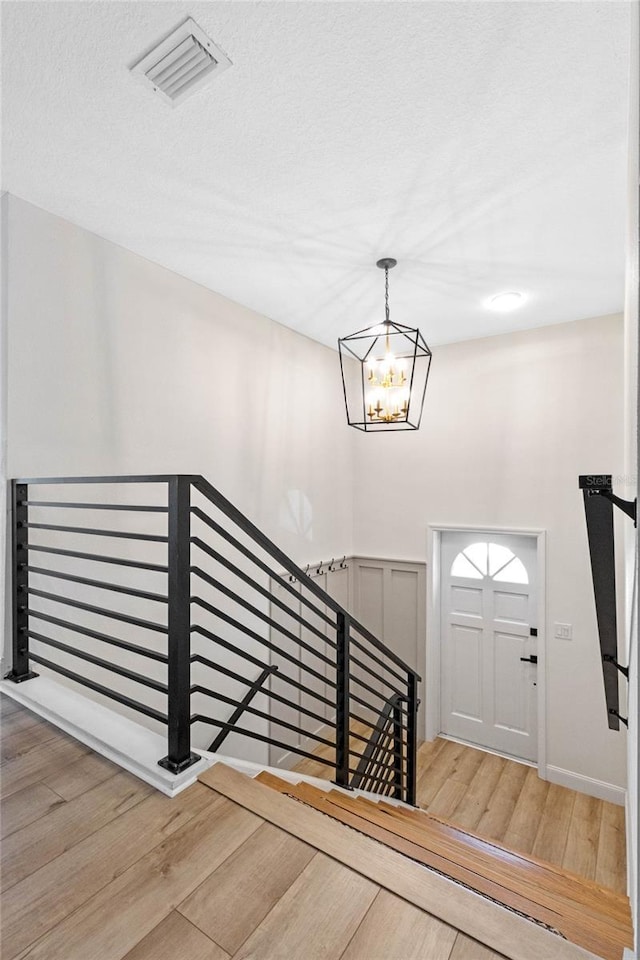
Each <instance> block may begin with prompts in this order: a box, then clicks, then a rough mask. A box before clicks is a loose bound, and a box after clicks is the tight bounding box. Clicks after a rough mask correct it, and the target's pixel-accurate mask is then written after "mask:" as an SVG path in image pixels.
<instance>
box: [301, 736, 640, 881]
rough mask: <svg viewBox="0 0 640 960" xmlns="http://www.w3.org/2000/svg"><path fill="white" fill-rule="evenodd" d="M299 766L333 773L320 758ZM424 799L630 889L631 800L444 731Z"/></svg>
mask: <svg viewBox="0 0 640 960" xmlns="http://www.w3.org/2000/svg"><path fill="white" fill-rule="evenodd" d="M352 744H353V745H355V749H361V744H360V743H357V742H356V741H353V742H352ZM321 750H325V751H326V750H328V748H321ZM320 752H321V751H320V750H319V751H318V753H319V754H320ZM295 769H296V770H297V771H298V772H300V773H305V774H308V775H310V776H314V777H321V778H323V779H327V780H329V779H332V777H333V770H332V769H331V768H330V767H327V766H325V765H324V764H322V763H319V762H316V761H314V760H308V759H304V760H302V761H301V762H300V763H298V764H297V765H296V767H295ZM417 801H418V805H419V806H420V807H422V808H423V809H424V810H428V811H429V812H430V813H433V814H435V815H436V816H439V817H443V818H444V819H446V820H449V821H451V823H454V824H456V825H458V826H460V827H464V828H466V829H467V830H472V831H474V832H475V833H477V834H479V835H480V836H482V837H485V838H486V839H487V840H497V841H499V842H500V843H503V844H505V846H508V847H509V848H511V849H513V850H516V851H518V852H520V853H532V854H534V856H536V857H538V858H540V859H541V860H546V861H547V862H549V863H553V864H556V865H557V866H560V867H565V869H567V870H571V871H573V872H574V873H578V874H580V875H581V876H583V877H586V878H587V879H588V880H594V881H595V882H596V883H599V884H601V885H602V886H605V887H609V888H611V889H612V890H616V891H618V892H620V893H624V892H625V891H626V886H627V871H626V842H625V822H624V817H625V813H624V807H621V806H618V805H617V804H613V803H607V802H606V801H604V800H597V799H595V798H594V797H588V796H586V795H585V794H582V793H577V792H576V791H575V790H569V789H567V788H566V787H560V786H557V785H556V784H551V783H548V782H547V781H546V780H541V779H540V778H539V777H538V774H537V771H536V770H535V769H534V768H533V767H529V766H526V765H525V764H522V763H517V762H516V761H515V760H506V759H504V758H502V757H497V756H494V755H493V754H491V753H485V752H484V751H482V750H476V749H474V748H472V747H467V746H464V745H462V744H458V743H454V742H453V741H451V740H444V739H442V738H438V739H436V740H434V741H431V742H430V743H423V744H422V746H421V747H420V749H419V752H418V788H417Z"/></svg>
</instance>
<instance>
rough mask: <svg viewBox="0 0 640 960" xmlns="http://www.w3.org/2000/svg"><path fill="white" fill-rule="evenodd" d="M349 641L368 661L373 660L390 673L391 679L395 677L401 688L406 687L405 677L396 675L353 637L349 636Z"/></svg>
mask: <svg viewBox="0 0 640 960" xmlns="http://www.w3.org/2000/svg"><path fill="white" fill-rule="evenodd" d="M349 639H350V641H351V643H352V644H353V646H354V647H357V648H358V650H362V652H363V653H364V654H365V655H366V656H367V657H369V659H370V660H373V661H374V663H377V664H378V666H380V667H382V668H383V669H384V670H386V671H387V673H390V674H391V676H392V677H395V678H396V680H398V681H399V682H400V683H401V684H402V686H403V687H404V686H406V684H407V678H406V677H401V676H400V674H398V673H396V672H395V670H392V669H391V667H390V666H388V664H386V663H385V662H384V660H381V659H380V657H378V656H376V654H375V653H371V650H368V649H367V648H366V647H365V645H364V644H363V643H361V642H360V641H359V640H357V639H356V638H355V637H353V636H350V637H349ZM408 672H409V671H408Z"/></svg>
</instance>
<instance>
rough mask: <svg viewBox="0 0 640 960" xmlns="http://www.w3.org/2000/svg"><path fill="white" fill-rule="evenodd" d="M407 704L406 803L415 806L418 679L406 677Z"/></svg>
mask: <svg viewBox="0 0 640 960" xmlns="http://www.w3.org/2000/svg"><path fill="white" fill-rule="evenodd" d="M408 680H409V684H408V688H409V702H408V704H407V797H406V800H407V803H410V804H411V805H412V806H414V807H415V805H416V780H417V762H418V706H419V702H418V678H417V676H416V675H415V673H409V675H408Z"/></svg>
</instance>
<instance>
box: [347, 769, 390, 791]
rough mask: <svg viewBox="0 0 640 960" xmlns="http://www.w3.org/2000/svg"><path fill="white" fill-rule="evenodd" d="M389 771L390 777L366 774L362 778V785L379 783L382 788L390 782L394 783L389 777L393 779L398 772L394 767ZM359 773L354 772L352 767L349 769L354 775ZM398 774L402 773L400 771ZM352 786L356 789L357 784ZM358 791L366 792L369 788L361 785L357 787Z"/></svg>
mask: <svg viewBox="0 0 640 960" xmlns="http://www.w3.org/2000/svg"><path fill="white" fill-rule="evenodd" d="M387 770H388V777H376V776H373V774H370V773H368V774H365V775H364V776H363V778H362V780H361V781H360V783H361V784H362V783H366V784H371V785H373V784H376V783H379V784H380V785H381V786H384V785H385V784H388V783H390V782H391V783H392V782H393V781H390V780H389V777H392V776H393V774H394V773H395V772H396V771H395V769H394V768H393V767H388V768H387ZM357 772H358V771H357V770H354V769H353V768H352V767H349V773H354V774H356V773H357ZM397 772H398V773H399V772H400V771H399V770H398V771H397ZM403 779H404V774H403ZM352 786H354V787H356V784H355V783H354V784H352ZM356 789H357V790H366V789H367V787H366V786H364V787H363V786H361V785H360V786H357V787H356Z"/></svg>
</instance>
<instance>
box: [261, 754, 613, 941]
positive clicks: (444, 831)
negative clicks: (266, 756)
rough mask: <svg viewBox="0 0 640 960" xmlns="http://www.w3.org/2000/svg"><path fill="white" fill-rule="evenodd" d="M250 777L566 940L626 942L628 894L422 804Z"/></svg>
mask: <svg viewBox="0 0 640 960" xmlns="http://www.w3.org/2000/svg"><path fill="white" fill-rule="evenodd" d="M256 779H258V780H260V781H261V782H262V783H263V784H265V785H267V786H270V787H272V788H273V789H276V790H278V791H279V792H280V793H284V794H287V795H289V796H292V797H294V798H295V799H297V800H300V801H302V802H304V803H306V804H308V805H309V806H312V807H314V808H315V809H316V810H319V811H321V812H322V813H325V814H327V815H329V816H332V817H333V818H334V819H337V820H339V821H340V822H342V823H344V824H345V825H347V826H350V827H353V828H354V829H357V830H359V831H360V832H361V833H365V834H367V835H369V836H370V837H372V838H373V839H376V840H378V841H379V842H382V843H384V844H385V845H387V846H389V847H391V848H393V849H395V850H396V851H397V852H398V853H402V854H404V855H405V856H408V857H411V859H413V860H417V861H418V862H419V863H422V864H424V865H425V866H427V867H430V868H431V869H435V870H438V871H440V872H442V873H444V874H446V875H447V876H449V877H451V878H452V879H454V880H458V881H459V882H461V883H463V884H465V886H468V887H471V888H472V889H474V890H476V891H478V892H479V893H482V894H484V895H485V896H488V897H491V898H492V899H494V900H496V901H498V902H500V903H503V904H505V905H506V906H508V907H511V908H512V909H514V910H517V911H519V912H521V913H525V914H526V915H527V916H529V917H532V918H534V919H536V920H539V921H540V922H542V923H545V924H547V925H549V926H551V927H553V928H554V929H557V930H559V931H560V932H561V933H562V934H563V935H564V936H566V937H567V938H568V939H569V940H571V941H573V942H574V943H578V944H580V945H581V946H583V947H585V948H586V949H589V950H591V951H592V952H594V953H596V954H598V955H600V956H602V957H605V958H607V960H609V958H611V960H620V957H621V954H622V947H623V946H629V945H630V943H631V936H632V933H631V925H630V911H629V905H628V901H627V900H626V898H625V897H623V896H622V895H621V894H618V893H616V892H615V891H609V890H606V889H605V888H601V887H599V886H598V885H597V884H594V883H593V882H592V881H589V880H587V879H586V878H582V877H579V876H578V875H577V874H571V873H570V872H569V871H563V870H561V869H560V868H558V867H555V866H554V865H551V864H546V863H544V862H543V861H539V860H536V859H535V858H531V857H529V856H523V855H521V854H519V853H518V852H516V851H512V850H508V849H507V848H505V847H502V846H501V845H500V844H496V843H494V842H492V841H488V840H484V839H483V838H481V837H478V836H476V835H474V834H472V833H470V832H469V831H467V830H462V829H460V828H457V827H456V826H455V825H454V824H451V823H448V822H447V821H444V820H440V819H439V818H436V817H433V816H431V815H430V814H428V813H426V812H421V811H417V810H410V809H407V808H404V807H395V806H393V805H391V804H387V803H384V801H382V802H380V803H376V802H374V801H372V800H369V799H368V798H366V797H360V796H357V795H353V796H351V795H348V794H346V793H343V792H341V791H338V790H329V791H325V790H322V789H320V788H318V787H315V786H313V785H312V784H309V783H306V782H305V781H301V782H299V783H296V784H293V783H288V782H285V781H283V780H281V779H280V778H279V777H277V776H275V775H274V774H271V773H268V772H264V773H263V774H260V775H259V776H258V777H257V778H256Z"/></svg>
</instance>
